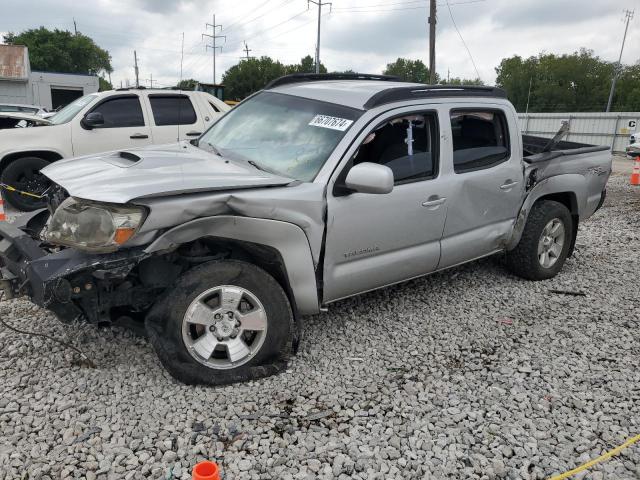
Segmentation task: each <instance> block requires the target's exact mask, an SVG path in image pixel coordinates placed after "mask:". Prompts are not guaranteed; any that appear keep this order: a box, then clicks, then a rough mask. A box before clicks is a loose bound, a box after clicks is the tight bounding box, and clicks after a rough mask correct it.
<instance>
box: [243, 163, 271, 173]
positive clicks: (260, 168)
mask: <svg viewBox="0 0 640 480" xmlns="http://www.w3.org/2000/svg"><path fill="white" fill-rule="evenodd" d="M247 163H248V164H249V165H251V166H253V167H256V168H257V169H258V170H262V171H263V172H267V173H273V172H270V171H269V170H267V169H266V168H264V167H262V166H260V165H259V164H258V163H257V162H254V161H253V160H247Z"/></svg>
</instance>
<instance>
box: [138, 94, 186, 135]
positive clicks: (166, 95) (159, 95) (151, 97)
mask: <svg viewBox="0 0 640 480" xmlns="http://www.w3.org/2000/svg"><path fill="white" fill-rule="evenodd" d="M147 97H148V98H149V108H150V109H151V118H152V119H153V125H154V126H156V127H178V126H182V125H195V124H196V123H198V112H196V106H195V105H194V104H193V101H192V100H191V97H189V95H185V94H184V93H153V94H149V95H147ZM153 98H186V99H187V101H188V102H189V103H190V104H191V110H192V111H193V115H194V120H193V122H191V123H166V124H162V125H158V123H157V122H156V115H155V113H154V111H153V103H152V99H153ZM179 116H181V115H179ZM178 120H180V118H178Z"/></svg>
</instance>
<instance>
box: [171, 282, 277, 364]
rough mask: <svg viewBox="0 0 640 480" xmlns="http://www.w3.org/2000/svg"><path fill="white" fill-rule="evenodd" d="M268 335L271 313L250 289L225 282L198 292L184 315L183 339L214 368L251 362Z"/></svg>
mask: <svg viewBox="0 0 640 480" xmlns="http://www.w3.org/2000/svg"><path fill="white" fill-rule="evenodd" d="M266 336H267V313H266V311H265V309H264V307H263V306H262V303H260V300H258V298H257V297H256V296H255V295H254V294H253V293H251V292H250V291H249V290H247V289H245V288H242V287H237V286H235V285H221V286H218V287H214V288H210V289H208V290H206V291H204V292H203V293H201V294H200V295H198V296H197V297H196V298H195V299H194V300H193V301H192V302H191V304H190V305H189V307H188V308H187V311H186V313H185V314H184V317H183V319H182V341H183V342H184V344H185V346H186V347H187V350H188V351H189V353H190V354H191V356H192V357H193V358H194V359H195V360H197V361H198V362H200V363H202V364H203V365H206V366H207V367H209V368H212V369H218V370H226V369H230V368H236V367H238V366H240V365H243V364H245V363H247V362H248V361H249V360H251V358H253V356H254V355H255V354H256V353H258V351H259V350H260V348H261V347H262V344H263V343H264V340H265V338H266Z"/></svg>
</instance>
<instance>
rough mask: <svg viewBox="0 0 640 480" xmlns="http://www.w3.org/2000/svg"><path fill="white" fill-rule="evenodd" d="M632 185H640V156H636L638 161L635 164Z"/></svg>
mask: <svg viewBox="0 0 640 480" xmlns="http://www.w3.org/2000/svg"><path fill="white" fill-rule="evenodd" d="M631 185H640V155H636V160H635V162H633V171H632V172H631Z"/></svg>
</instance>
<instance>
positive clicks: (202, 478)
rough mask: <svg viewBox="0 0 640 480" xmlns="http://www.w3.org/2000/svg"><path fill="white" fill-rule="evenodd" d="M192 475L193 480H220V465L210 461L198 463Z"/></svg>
mask: <svg viewBox="0 0 640 480" xmlns="http://www.w3.org/2000/svg"><path fill="white" fill-rule="evenodd" d="M191 475H192V477H191V478H193V480H220V470H219V469H218V464H217V463H215V462H210V461H209V460H205V461H203V462H200V463H196V464H195V466H194V467H193V471H192V472H191Z"/></svg>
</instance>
